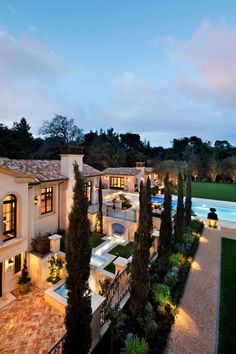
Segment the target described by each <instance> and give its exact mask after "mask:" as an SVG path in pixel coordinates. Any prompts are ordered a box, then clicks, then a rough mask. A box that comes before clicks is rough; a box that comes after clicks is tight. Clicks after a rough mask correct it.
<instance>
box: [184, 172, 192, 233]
mask: <svg viewBox="0 0 236 354" xmlns="http://www.w3.org/2000/svg"><path fill="white" fill-rule="evenodd" d="M191 214H192V176H191V172H190V169H189V168H188V169H187V173H186V198H185V225H186V226H189V225H190V223H191Z"/></svg>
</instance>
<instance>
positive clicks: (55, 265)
mask: <svg viewBox="0 0 236 354" xmlns="http://www.w3.org/2000/svg"><path fill="white" fill-rule="evenodd" d="M48 262H49V263H50V274H49V277H48V278H47V281H48V282H50V283H52V284H56V283H57V282H58V281H59V280H61V277H60V272H61V269H62V267H63V263H64V262H63V260H62V259H61V258H58V257H57V254H55V256H52V258H51V259H50V260H49V261H48Z"/></svg>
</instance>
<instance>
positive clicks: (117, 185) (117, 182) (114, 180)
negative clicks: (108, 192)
mask: <svg viewBox="0 0 236 354" xmlns="http://www.w3.org/2000/svg"><path fill="white" fill-rule="evenodd" d="M124 186H125V182H124V177H110V188H112V189H124Z"/></svg>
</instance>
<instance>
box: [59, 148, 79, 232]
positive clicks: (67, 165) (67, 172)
mask: <svg viewBox="0 0 236 354" xmlns="http://www.w3.org/2000/svg"><path fill="white" fill-rule="evenodd" d="M60 156H61V174H62V175H63V176H65V177H67V178H68V181H67V183H66V184H65V185H64V187H63V186H62V188H64V190H63V193H62V194H61V215H62V218H61V224H62V225H68V215H69V212H70V210H71V205H72V202H73V187H74V184H75V178H74V168H73V165H74V163H75V161H76V162H77V164H78V166H79V170H80V171H81V172H82V171H83V157H84V155H83V148H82V147H80V146H73V145H65V146H62V148H61V155H60ZM62 219H63V220H62Z"/></svg>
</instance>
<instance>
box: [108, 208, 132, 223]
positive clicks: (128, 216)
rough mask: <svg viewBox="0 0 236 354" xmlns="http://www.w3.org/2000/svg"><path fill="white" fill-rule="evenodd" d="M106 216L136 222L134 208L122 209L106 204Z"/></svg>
mask: <svg viewBox="0 0 236 354" xmlns="http://www.w3.org/2000/svg"><path fill="white" fill-rule="evenodd" d="M105 215H106V216H110V217H111V218H115V219H120V220H125V221H130V222H137V215H136V210H129V209H128V210H122V209H119V208H115V209H114V208H113V206H106V214H105Z"/></svg>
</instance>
